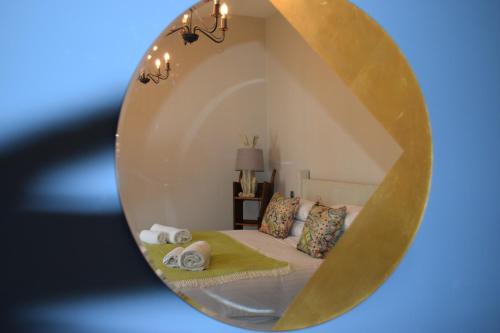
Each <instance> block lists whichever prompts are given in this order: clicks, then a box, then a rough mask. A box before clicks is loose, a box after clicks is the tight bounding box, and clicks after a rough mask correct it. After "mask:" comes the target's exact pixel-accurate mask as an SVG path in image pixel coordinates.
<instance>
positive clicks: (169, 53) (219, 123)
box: [116, 0, 432, 330]
mask: <svg viewBox="0 0 500 333" xmlns="http://www.w3.org/2000/svg"><path fill="white" fill-rule="evenodd" d="M116 156H117V159H116V161H117V162H116V163H117V174H118V182H119V187H120V196H121V201H122V205H123V209H124V211H125V214H126V217H127V221H128V223H129V226H130V229H131V231H132V233H133V235H134V238H135V239H136V241H137V243H138V245H139V247H140V249H141V250H142V251H143V253H144V256H145V258H146V259H147V260H148V262H149V263H150V265H151V267H152V268H153V269H154V270H155V272H156V273H157V274H158V276H159V277H160V278H161V279H162V280H163V281H164V282H165V283H166V284H167V285H168V286H169V287H170V288H171V289H172V290H173V291H174V292H175V293H177V295H179V296H180V297H182V298H183V299H185V300H186V301H187V302H189V303H190V304H191V305H193V306H194V307H196V308H197V309H199V310H200V311H203V312H204V313H206V314H208V315H210V316H212V317H215V318H217V319H219V320H222V321H224V322H226V323H229V324H233V325H236V326H239V327H245V328H252V329H259V330H286V329H297V328H302V327H307V326H310V325H314V324H318V323H321V322H323V321H325V320H328V319H331V318H334V317H335V316H338V315H340V314H342V313H343V312H345V311H347V310H349V309H350V308H352V307H353V306H355V305H356V304H358V303H359V302H361V301H362V300H363V299H365V298H366V297H368V296H369V295H370V294H371V293H372V292H373V291H374V290H375V289H376V288H377V287H379V286H380V284H381V283H383V281H384V280H385V279H386V278H387V277H388V275H389V274H390V273H391V272H392V271H393V270H394V268H395V266H396V265H397V263H398V262H399V261H400V260H401V258H402V257H403V255H404V253H405V251H406V249H407V248H408V246H409V244H410V242H411V240H412V238H413V236H414V234H415V232H416V230H417V229H418V225H419V223H420V219H421V216H422V213H423V210H424V207H425V203H426V200H427V195H428V191H429V182H430V174H431V157H432V149H431V135H430V127H429V122H428V116H427V112H426V109H425V105H424V102H423V98H422V95H421V92H420V90H419V87H418V83H417V81H416V79H415V77H414V75H413V73H412V72H411V69H410V68H409V66H408V64H407V63H406V61H405V59H404V57H403V56H402V54H401V53H400V51H399V49H398V48H397V46H396V45H395V44H394V43H393V42H392V40H391V39H390V38H389V37H388V36H387V35H386V34H385V33H384V31H383V30H382V29H381V28H380V27H379V26H378V25H377V24H376V23H375V22H374V21H373V20H372V19H370V18H369V17H368V16H367V15H366V14H365V13H363V12H362V11H361V10H360V9H358V8H357V7H355V6H354V5H352V4H350V3H349V2H347V1H344V0H339V1H323V0H311V1H309V0H308V1H301V0H287V1H285V0H271V1H268V0H252V1H246V0H226V1H225V2H224V1H218V0H210V1H201V2H199V3H198V4H196V5H195V6H193V7H192V8H188V9H186V11H185V12H184V13H181V14H180V15H179V17H178V18H177V19H175V20H174V22H172V24H170V25H169V26H168V27H167V28H166V29H165V31H164V32H163V33H162V34H161V35H160V36H159V37H158V39H157V40H156V41H155V42H154V43H153V44H152V45H151V47H150V49H148V50H147V52H146V53H145V55H144V58H143V59H142V60H141V62H140V64H139V66H138V68H137V70H136V72H135V73H134V76H133V79H132V81H131V83H130V86H129V88H128V91H127V94H126V97H125V101H124V103H123V106H122V111H121V116H120V122H119V127H118V133H117V143H116ZM166 315H167V313H166Z"/></svg>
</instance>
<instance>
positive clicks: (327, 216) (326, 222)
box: [297, 205, 347, 258]
mask: <svg viewBox="0 0 500 333" xmlns="http://www.w3.org/2000/svg"><path fill="white" fill-rule="evenodd" d="M346 214H347V210H346V207H339V208H331V207H326V206H321V205H317V206H314V207H313V208H312V209H311V211H310V212H309V215H308V216H307V221H306V223H305V225H304V229H303V230H302V235H301V236H300V240H299V242H298V244H297V249H298V250H300V251H302V252H305V253H307V254H309V255H310V256H311V257H314V258H324V257H325V256H326V254H327V253H328V251H329V250H330V249H331V248H332V247H334V246H335V243H336V242H337V240H338V239H339V237H340V236H341V235H342V232H343V230H344V221H345V217H346Z"/></svg>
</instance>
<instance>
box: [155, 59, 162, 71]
mask: <svg viewBox="0 0 500 333" xmlns="http://www.w3.org/2000/svg"><path fill="white" fill-rule="evenodd" d="M155 65H156V68H157V69H160V66H161V60H160V59H156V60H155Z"/></svg>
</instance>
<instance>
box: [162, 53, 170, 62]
mask: <svg viewBox="0 0 500 333" xmlns="http://www.w3.org/2000/svg"><path fill="white" fill-rule="evenodd" d="M163 59H165V63H167V62H169V61H170V54H168V52H165V54H164V55H163Z"/></svg>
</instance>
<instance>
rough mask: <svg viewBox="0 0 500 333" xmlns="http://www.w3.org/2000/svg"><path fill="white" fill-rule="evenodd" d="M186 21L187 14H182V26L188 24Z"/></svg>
mask: <svg viewBox="0 0 500 333" xmlns="http://www.w3.org/2000/svg"><path fill="white" fill-rule="evenodd" d="M188 19H189V14H184V16H183V17H182V24H186V23H187V22H188Z"/></svg>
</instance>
